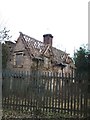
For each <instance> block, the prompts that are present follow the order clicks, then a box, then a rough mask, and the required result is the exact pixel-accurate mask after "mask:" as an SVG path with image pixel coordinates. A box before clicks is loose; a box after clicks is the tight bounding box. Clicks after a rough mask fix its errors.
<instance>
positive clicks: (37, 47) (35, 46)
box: [20, 32, 68, 63]
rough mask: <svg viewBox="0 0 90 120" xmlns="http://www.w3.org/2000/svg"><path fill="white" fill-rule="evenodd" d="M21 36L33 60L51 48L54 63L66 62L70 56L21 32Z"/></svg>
mask: <svg viewBox="0 0 90 120" xmlns="http://www.w3.org/2000/svg"><path fill="white" fill-rule="evenodd" d="M20 36H21V38H22V41H23V43H24V45H25V48H26V49H27V51H28V53H29V55H30V57H33V58H35V57H40V56H41V55H43V54H44V53H45V52H46V50H48V49H49V48H50V49H51V52H52V54H53V62H56V63H63V62H65V59H66V57H67V56H68V54H67V53H66V52H64V51H61V50H59V49H56V48H55V47H51V46H49V45H45V44H44V43H43V42H41V41H39V40H36V39H34V38H32V37H29V36H28V35H25V34H23V33H21V32H20Z"/></svg>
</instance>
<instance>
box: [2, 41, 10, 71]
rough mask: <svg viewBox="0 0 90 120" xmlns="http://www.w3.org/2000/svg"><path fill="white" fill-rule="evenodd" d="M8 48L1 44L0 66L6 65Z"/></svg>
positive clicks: (4, 66)
mask: <svg viewBox="0 0 90 120" xmlns="http://www.w3.org/2000/svg"><path fill="white" fill-rule="evenodd" d="M8 53H9V49H8V46H7V45H6V44H4V43H3V44H2V68H3V69H5V68H6V66H7V61H8V57H9V55H8Z"/></svg>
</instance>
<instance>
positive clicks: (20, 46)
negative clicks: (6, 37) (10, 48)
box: [14, 38, 25, 51]
mask: <svg viewBox="0 0 90 120" xmlns="http://www.w3.org/2000/svg"><path fill="white" fill-rule="evenodd" d="M24 50H25V46H24V44H23V42H22V40H21V38H18V40H17V42H16V46H15V48H14V51H24Z"/></svg>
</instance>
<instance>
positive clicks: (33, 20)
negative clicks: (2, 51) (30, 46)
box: [0, 0, 88, 56]
mask: <svg viewBox="0 0 90 120" xmlns="http://www.w3.org/2000/svg"><path fill="white" fill-rule="evenodd" d="M4 26H6V27H7V29H10V31H11V34H12V36H13V37H12V40H16V39H17V37H18V36H19V32H20V31H21V32H23V33H24V34H27V35H29V36H31V37H33V38H36V39H37V40H40V41H43V34H46V33H51V34H52V35H53V36H54V38H53V46H54V47H56V48H58V49H61V50H63V51H65V50H66V52H67V53H70V55H71V56H72V55H73V51H74V49H78V47H80V46H81V45H82V44H85V45H86V44H87V43H88V0H0V27H1V28H3V27H4Z"/></svg>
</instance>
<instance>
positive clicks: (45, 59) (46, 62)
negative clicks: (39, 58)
mask: <svg viewBox="0 0 90 120" xmlns="http://www.w3.org/2000/svg"><path fill="white" fill-rule="evenodd" d="M48 62H49V61H48V58H47V57H45V58H44V66H45V67H47V68H48Z"/></svg>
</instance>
